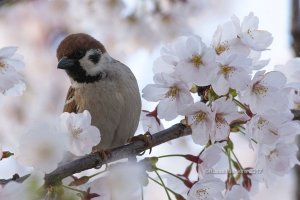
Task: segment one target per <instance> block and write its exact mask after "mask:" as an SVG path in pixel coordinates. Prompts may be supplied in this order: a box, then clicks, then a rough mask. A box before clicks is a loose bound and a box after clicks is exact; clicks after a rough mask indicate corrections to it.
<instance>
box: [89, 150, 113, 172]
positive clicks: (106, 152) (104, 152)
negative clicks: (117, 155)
mask: <svg viewBox="0 0 300 200" xmlns="http://www.w3.org/2000/svg"><path fill="white" fill-rule="evenodd" d="M92 153H93V154H98V155H99V156H100V157H101V158H102V160H103V162H104V163H105V168H106V169H107V166H108V164H107V160H108V157H110V155H111V150H110V149H103V148H101V147H98V146H94V147H93V150H92ZM100 167H101V166H100ZM100 167H97V168H100Z"/></svg>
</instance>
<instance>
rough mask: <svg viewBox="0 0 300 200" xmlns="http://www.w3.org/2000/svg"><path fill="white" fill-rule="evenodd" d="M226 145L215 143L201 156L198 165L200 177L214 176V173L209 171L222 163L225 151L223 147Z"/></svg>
mask: <svg viewBox="0 0 300 200" xmlns="http://www.w3.org/2000/svg"><path fill="white" fill-rule="evenodd" d="M224 145H225V144H224V143H215V144H212V145H210V146H209V147H208V148H207V149H205V150H204V151H203V152H202V153H201V154H200V164H199V165H198V170H199V171H198V173H199V176H200V177H202V178H203V177H206V176H213V174H212V173H209V170H211V169H213V167H214V166H215V165H216V164H217V163H218V162H219V161H220V159H221V157H222V155H221V154H223V151H222V147H223V146H224Z"/></svg>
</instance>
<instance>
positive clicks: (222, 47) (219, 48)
mask: <svg viewBox="0 0 300 200" xmlns="http://www.w3.org/2000/svg"><path fill="white" fill-rule="evenodd" d="M227 49H228V48H227V47H226V46H225V45H223V44H220V45H218V46H217V47H216V48H215V52H216V54H217V55H221V54H222V53H223V52H225V51H226V50H227Z"/></svg>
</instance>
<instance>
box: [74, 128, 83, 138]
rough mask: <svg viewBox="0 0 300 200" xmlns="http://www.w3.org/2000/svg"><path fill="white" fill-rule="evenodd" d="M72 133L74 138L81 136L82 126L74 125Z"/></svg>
mask: <svg viewBox="0 0 300 200" xmlns="http://www.w3.org/2000/svg"><path fill="white" fill-rule="evenodd" d="M71 133H72V135H73V137H74V138H78V137H79V136H80V134H81V133H82V128H80V127H72V129H71Z"/></svg>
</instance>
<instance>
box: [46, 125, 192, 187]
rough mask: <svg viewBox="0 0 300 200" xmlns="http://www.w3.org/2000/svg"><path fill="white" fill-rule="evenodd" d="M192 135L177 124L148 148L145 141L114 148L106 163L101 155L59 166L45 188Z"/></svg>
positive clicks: (157, 136) (156, 137)
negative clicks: (77, 174) (74, 175)
mask: <svg viewBox="0 0 300 200" xmlns="http://www.w3.org/2000/svg"><path fill="white" fill-rule="evenodd" d="M190 134H191V129H190V128H188V127H186V126H184V125H182V124H175V125H173V126H172V127H170V128H168V129H165V130H163V131H160V132H158V133H155V134H153V135H152V139H151V144H150V145H149V146H147V147H145V145H144V142H143V141H135V142H132V143H130V144H126V145H124V146H120V147H117V148H114V149H112V150H111V153H110V154H109V155H108V157H107V160H106V161H104V160H103V159H102V158H101V156H100V155H99V154H89V155H86V156H84V157H82V158H79V159H77V160H74V161H71V162H69V163H66V164H64V165H62V166H59V167H58V168H57V169H56V170H54V171H53V172H51V173H50V174H46V175H45V186H46V187H49V186H55V185H58V184H60V183H61V180H62V179H64V178H66V177H68V176H71V175H73V174H75V173H79V172H82V171H84V170H88V169H92V168H96V167H98V166H101V165H103V164H105V163H110V162H113V161H116V160H120V159H123V158H129V157H132V156H136V155H138V154H139V153H141V152H143V151H145V150H147V149H150V148H152V147H155V146H158V145H160V144H162V143H165V142H168V141H170V140H173V139H176V138H179V137H183V136H186V135H190Z"/></svg>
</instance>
